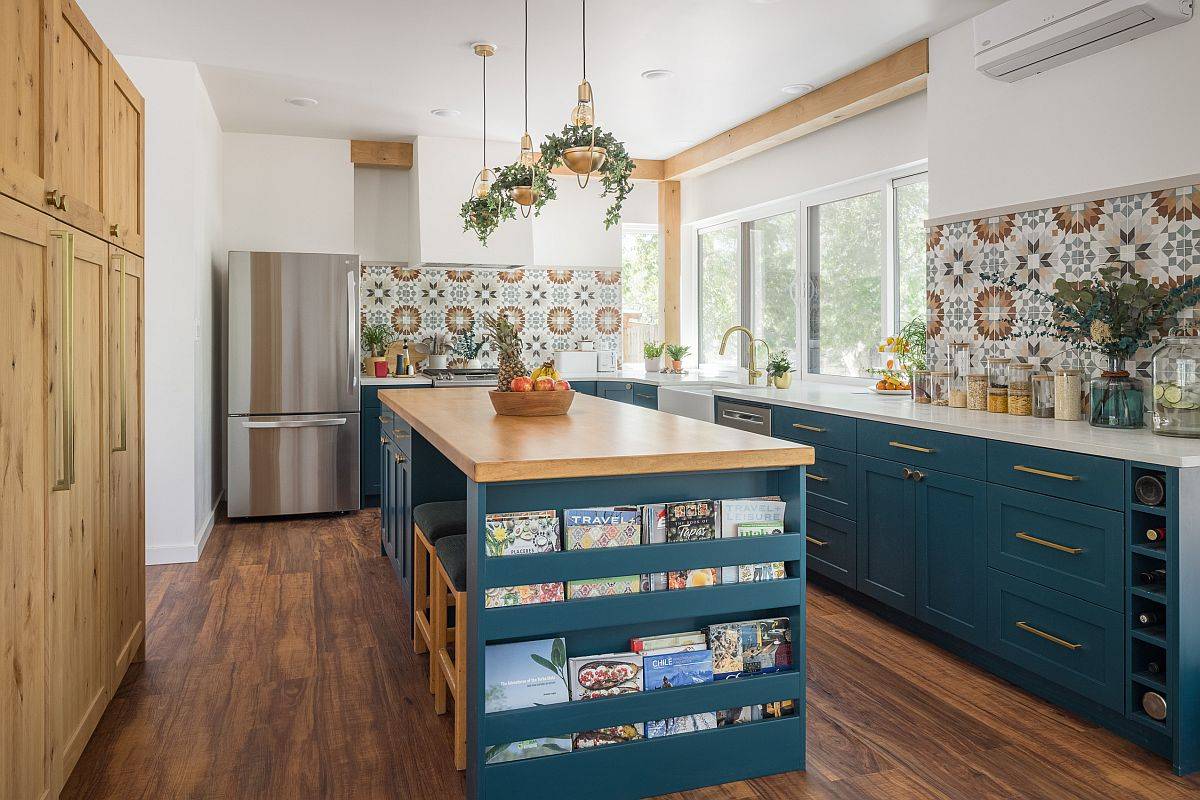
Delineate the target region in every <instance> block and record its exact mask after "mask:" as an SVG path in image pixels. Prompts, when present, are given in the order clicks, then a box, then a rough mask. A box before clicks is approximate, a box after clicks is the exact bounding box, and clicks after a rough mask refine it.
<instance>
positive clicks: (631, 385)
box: [625, 383, 633, 389]
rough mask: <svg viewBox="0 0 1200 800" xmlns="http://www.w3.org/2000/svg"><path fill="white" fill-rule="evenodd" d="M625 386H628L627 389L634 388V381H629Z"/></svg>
mask: <svg viewBox="0 0 1200 800" xmlns="http://www.w3.org/2000/svg"><path fill="white" fill-rule="evenodd" d="M625 388H626V389H632V388H633V384H632V383H627V384H625Z"/></svg>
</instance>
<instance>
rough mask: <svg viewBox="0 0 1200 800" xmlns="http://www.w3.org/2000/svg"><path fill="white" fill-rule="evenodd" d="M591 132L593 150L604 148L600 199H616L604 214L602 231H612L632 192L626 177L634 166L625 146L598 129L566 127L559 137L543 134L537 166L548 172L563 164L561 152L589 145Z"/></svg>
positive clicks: (582, 126) (630, 173)
mask: <svg viewBox="0 0 1200 800" xmlns="http://www.w3.org/2000/svg"><path fill="white" fill-rule="evenodd" d="M593 130H594V131H595V133H596V147H603V148H604V150H605V153H606V155H605V157H604V163H603V164H602V165H601V166H600V170H599V178H600V184H601V185H602V186H603V187H604V191H603V192H602V193H601V196H602V197H608V196H609V195H615V197H614V199H613V201H612V203H611V204H610V205H609V207H608V210H607V211H605V212H604V227H605V228H611V227H612V226H613V225H616V224H617V223H618V222H620V221H621V206H622V205H623V204H624V203H625V198H627V197H628V196H629V193H630V192H632V191H633V181H631V180H630V179H629V176H630V175H632V174H633V168H634V166H635V164H634V161H633V159H632V158H630V157H629V152H628V151H627V150H626V149H625V143H624V142H622V141H620V140H618V139H617V137H615V136H613V135H612V134H611V133H609V132H608V131H606V130H604V129H603V128H600V127H598V126H597V127H593V126H591V125H565V126H563V129H562V133H557V134H555V133H549V134H546V138H545V140H543V141H542V160H541V161H540V162H538V163H539V165H541V164H545V165H547V169H554V168H555V167H557V166H558V165H560V164H562V163H563V160H562V159H563V152H564V151H566V150H568V149H570V148H572V147H588V146H589V145H591V144H592V131H593Z"/></svg>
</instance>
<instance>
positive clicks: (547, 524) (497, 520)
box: [483, 510, 561, 556]
mask: <svg viewBox="0 0 1200 800" xmlns="http://www.w3.org/2000/svg"><path fill="white" fill-rule="evenodd" d="M483 524H484V542H485V544H486V545H487V554H488V555H489V556H516V555H528V554H530V553H553V552H555V551H557V550H559V549H560V547H561V541H560V537H559V535H558V512H557V511H554V510H549V511H517V512H512V513H508V514H488V515H487V516H486V517H484V521H483Z"/></svg>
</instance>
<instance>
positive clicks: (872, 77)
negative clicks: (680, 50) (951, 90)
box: [659, 39, 929, 180]
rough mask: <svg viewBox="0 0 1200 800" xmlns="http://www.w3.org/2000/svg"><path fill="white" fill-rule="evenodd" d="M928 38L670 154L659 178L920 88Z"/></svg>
mask: <svg viewBox="0 0 1200 800" xmlns="http://www.w3.org/2000/svg"><path fill="white" fill-rule="evenodd" d="M928 77H929V40H928V39H922V40H921V41H919V42H917V43H915V44H911V45H909V46H908V47H905V48H904V49H903V50H898V51H897V52H895V53H892V54H891V55H890V56H887V57H886V58H883V59H880V60H879V61H876V62H875V63H874V64H870V65H868V66H865V67H863V68H862V69H859V70H857V71H855V72H852V73H850V74H849V75H846V76H845V77H842V78H838V79H837V80H836V81H834V82H833V83H828V84H826V85H824V86H822V87H820V88H819V89H815V90H813V91H811V92H809V93H808V94H806V95H804V96H802V97H797V98H796V99H795V100H792V101H790V102H788V103H784V104H783V105H781V106H779V107H777V108H773V109H771V110H770V111H768V112H766V113H765V114H760V115H759V116H757V117H755V118H754V119H751V120H747V121H746V122H743V123H742V124H741V125H738V126H736V127H733V128H730V129H729V130H727V131H725V132H724V133H720V134H718V135H716V136H714V137H712V138H711V139H708V140H707V141H703V142H701V143H700V144H698V145H695V146H694V147H690V148H688V149H687V150H684V151H683V152H682V153H678V154H677V155H674V156H671V157H670V158H668V159H667V160H666V169H665V172H664V174H663V175H662V176H661V177H660V178H659V179H660V180H678V179H680V178H687V177H692V176H694V175H700V174H703V173H705V172H708V171H710V170H714V169H717V168H718V167H723V166H725V165H726V164H732V163H733V162H735V161H740V160H742V159H743V158H748V157H749V156H752V155H755V154H756V153H761V152H762V151H764V150H768V149H770V148H772V147H776V146H778V145H781V144H783V143H784V142H790V141H791V140H793V139H799V138H800V137H801V136H806V135H808V134H810V133H812V132H814V131H818V130H820V129H822V128H827V127H829V126H830V125H834V124H836V123H838V122H841V121H842V120H845V119H849V118H850V117H854V116H857V115H859V114H862V113H864V112H866V111H870V110H872V109H875V108H879V107H881V106H885V105H887V104H888V103H893V102H895V101H897V100H900V99H901V98H904V97H908V96H909V95H911V94H916V93H917V92H921V91H924V90H925V83H926V80H927V79H928Z"/></svg>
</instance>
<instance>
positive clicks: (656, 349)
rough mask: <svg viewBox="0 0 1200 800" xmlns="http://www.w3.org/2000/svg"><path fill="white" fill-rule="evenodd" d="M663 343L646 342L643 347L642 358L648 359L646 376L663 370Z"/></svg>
mask: <svg viewBox="0 0 1200 800" xmlns="http://www.w3.org/2000/svg"><path fill="white" fill-rule="evenodd" d="M662 354H663V343H662V342H646V343H645V344H643V345H642V356H643V357H645V359H646V374H647V375H648V374H650V373H651V372H658V371H660V370H661V369H662Z"/></svg>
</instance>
